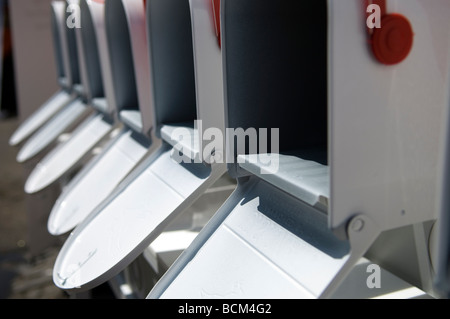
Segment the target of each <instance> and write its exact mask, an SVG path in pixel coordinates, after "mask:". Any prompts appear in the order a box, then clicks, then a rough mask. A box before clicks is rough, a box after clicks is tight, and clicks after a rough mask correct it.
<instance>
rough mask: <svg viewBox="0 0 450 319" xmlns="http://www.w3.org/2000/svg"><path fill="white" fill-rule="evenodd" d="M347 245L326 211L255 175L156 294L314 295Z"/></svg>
mask: <svg viewBox="0 0 450 319" xmlns="http://www.w3.org/2000/svg"><path fill="white" fill-rule="evenodd" d="M348 252H349V246H348V243H347V242H346V241H339V240H338V239H336V238H335V237H334V235H333V234H332V233H331V232H330V231H329V230H328V227H327V218H326V215H325V214H321V213H318V212H317V211H316V210H314V209H312V208H311V207H310V206H309V205H306V204H303V203H301V202H300V201H298V200H295V199H294V198H293V197H291V196H289V195H287V194H286V193H284V192H282V191H280V190H278V189H276V188H274V187H273V186H271V185H270V184H267V183H266V182H264V181H261V180H258V179H255V178H254V179H253V181H250V182H248V183H247V184H246V185H245V186H241V188H240V189H239V187H238V190H236V192H235V193H234V194H233V195H232V196H231V197H230V198H229V200H227V202H226V204H224V206H222V208H221V209H220V210H219V211H218V212H217V213H216V215H215V216H214V219H213V220H211V222H210V223H209V224H208V225H207V226H206V227H205V228H204V229H203V230H202V231H201V233H200V235H199V240H196V241H195V242H194V244H193V245H192V246H191V247H190V248H189V249H188V250H186V254H185V257H184V258H185V259H181V260H180V263H179V264H180V265H181V264H182V265H184V266H180V269H177V267H175V268H174V271H173V272H172V273H170V274H169V273H168V278H169V279H167V281H162V283H161V286H162V287H158V286H157V288H156V290H155V292H154V294H153V293H151V294H150V297H154V298H315V297H319V296H320V295H321V293H322V292H323V291H324V290H325V288H326V287H327V285H328V284H329V282H330V281H331V280H332V279H333V278H334V276H335V275H336V274H337V272H338V271H339V270H340V268H341V267H342V266H343V265H344V263H345V261H346V260H347V259H348ZM182 256H183V255H182ZM170 277H172V278H171V279H172V280H173V281H171V279H170ZM168 282H170V284H169V285H168V286H166V284H167V283H168ZM165 286H166V287H165ZM164 288H165V289H164Z"/></svg>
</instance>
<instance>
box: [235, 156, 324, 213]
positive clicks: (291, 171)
mask: <svg viewBox="0 0 450 319" xmlns="http://www.w3.org/2000/svg"><path fill="white" fill-rule="evenodd" d="M260 156H269V157H270V158H271V160H272V162H271V163H270V164H271V165H274V166H276V167H277V171H276V173H274V172H272V171H271V170H270V169H271V168H270V167H269V168H268V167H267V164H264V163H263V162H262V161H261V160H260V159H259V157H260ZM275 156H276V157H275ZM238 160H239V161H242V163H241V164H239V165H240V166H241V167H242V168H244V169H245V170H247V171H248V172H250V173H252V174H253V175H256V176H258V177H259V178H261V179H264V180H266V181H268V182H269V183H271V184H272V185H275V186H276V187H278V188H280V189H282V190H284V191H285V192H287V193H289V194H291V195H292V196H294V197H296V198H298V199H300V200H302V201H304V202H306V203H308V204H309V205H311V206H315V207H316V208H318V209H320V210H321V211H323V212H324V213H327V212H328V202H329V198H330V196H329V190H330V184H329V168H328V166H325V165H321V164H319V163H317V162H314V161H306V160H302V159H301V158H298V157H296V156H289V155H284V154H258V155H255V154H253V155H239V156H238Z"/></svg>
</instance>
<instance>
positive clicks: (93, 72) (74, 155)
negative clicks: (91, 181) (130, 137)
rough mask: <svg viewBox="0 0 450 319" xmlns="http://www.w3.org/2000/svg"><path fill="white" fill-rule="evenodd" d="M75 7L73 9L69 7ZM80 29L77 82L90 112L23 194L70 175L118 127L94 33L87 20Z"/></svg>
mask: <svg viewBox="0 0 450 319" xmlns="http://www.w3.org/2000/svg"><path fill="white" fill-rule="evenodd" d="M79 5H80V4H79V1H78V0H70V1H67V2H66V9H65V12H66V15H67V17H66V21H67V20H68V19H69V17H68V15H69V14H70V12H71V9H72V10H78V8H79ZM73 6H75V7H73ZM80 20H81V21H80V28H77V29H75V33H76V44H77V49H78V50H77V51H78V57H79V67H80V72H79V73H80V78H81V82H82V83H83V86H82V89H83V91H84V92H83V94H84V95H85V97H86V100H87V104H88V105H89V106H90V107H92V108H93V110H94V112H93V114H92V115H90V116H89V117H88V118H87V119H86V120H85V121H83V122H82V123H81V124H80V125H79V126H78V127H77V128H76V129H75V130H74V131H73V133H72V134H71V136H70V138H69V139H68V140H67V141H65V142H64V143H61V144H60V145H58V146H57V147H56V148H54V149H53V150H52V151H51V152H49V153H48V154H47V155H46V156H45V157H44V158H43V159H42V160H41V161H39V163H38V164H37V165H36V167H35V169H34V170H33V171H32V172H31V174H30V175H29V177H28V179H27V181H26V183H25V191H26V192H27V193H30V194H32V193H36V192H38V191H40V190H42V189H44V188H46V187H47V186H49V185H51V184H52V183H54V182H55V181H58V180H60V179H61V178H63V177H65V176H68V175H73V174H72V172H74V171H77V170H78V169H79V168H80V167H81V166H82V164H83V163H84V162H86V161H87V160H88V159H89V157H91V156H92V154H91V150H92V149H93V148H94V147H96V146H97V145H99V144H101V143H102V142H103V143H106V141H107V139H108V138H109V137H110V136H109V134H110V133H111V132H112V131H113V129H114V128H115V127H116V126H117V125H118V122H117V120H116V119H115V114H114V112H113V111H112V110H111V108H108V107H107V103H106V98H105V96H104V88H103V82H102V79H101V70H100V61H99V60H100V58H99V54H98V48H97V42H96V39H95V31H94V29H93V25H92V22H91V20H90V19H87V18H86V19H82V17H81V16H80Z"/></svg>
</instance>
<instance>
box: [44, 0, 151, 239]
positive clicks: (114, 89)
mask: <svg viewBox="0 0 450 319" xmlns="http://www.w3.org/2000/svg"><path fill="white" fill-rule="evenodd" d="M111 5H112V7H113V8H111V9H109V13H108V14H107V15H106V16H105V4H104V3H103V2H91V1H85V0H83V1H81V3H80V9H81V20H82V28H81V30H82V33H83V35H84V39H85V40H86V41H88V40H89V39H90V41H92V42H96V45H94V43H91V45H92V47H93V48H95V47H97V50H98V54H99V63H100V65H99V66H98V67H99V68H100V69H101V75H102V79H103V88H104V93H105V97H104V98H102V97H100V96H99V95H97V96H93V106H94V107H95V108H97V109H98V110H103V111H104V112H106V113H107V114H111V116H114V117H115V118H116V119H117V120H119V121H120V122H121V123H122V125H123V129H122V130H121V131H120V132H119V133H118V134H117V136H116V137H115V138H114V139H112V140H111V141H110V142H108V143H107V144H106V146H105V148H104V150H103V151H102V152H101V153H100V154H99V155H98V156H97V157H95V158H94V159H92V160H91V161H90V162H88V163H87V164H86V165H85V167H84V168H83V169H82V170H81V171H80V172H79V173H78V174H77V175H76V176H75V177H74V178H73V179H72V180H71V181H70V182H69V183H68V184H67V185H66V187H65V189H64V190H63V192H62V194H61V196H60V197H59V198H58V200H57V201H56V203H55V205H54V206H53V209H52V211H51V213H50V218H49V221H48V229H49V231H50V233H51V234H54V235H60V234H63V233H66V232H68V231H70V230H72V229H73V228H74V227H75V226H77V225H78V224H79V223H80V222H81V221H82V220H83V219H84V218H86V216H88V215H89V213H91V211H93V210H94V208H95V207H96V206H98V205H99V204H100V203H101V202H102V200H103V199H104V198H105V197H106V196H107V195H109V193H111V192H112V191H113V190H114V188H115V187H116V186H117V185H118V183H119V182H120V181H121V180H122V179H123V178H125V176H126V175H127V174H129V173H130V172H131V170H132V169H133V168H134V166H135V165H136V164H137V163H138V162H139V161H141V160H142V158H143V157H144V156H146V154H151V153H152V152H153V151H154V150H155V149H156V148H157V147H158V146H159V144H160V142H159V139H158V138H157V137H155V136H153V135H154V133H153V130H152V129H151V126H152V125H153V115H152V112H153V111H152V109H153V105H152V101H151V91H150V90H149V86H150V85H149V84H148V83H149V72H150V71H149V68H148V59H145V58H144V57H145V56H147V55H146V52H147V46H146V45H145V43H146V41H147V38H146V32H145V20H144V19H145V13H144V12H145V11H144V4H143V2H142V1H140V0H139V1H127V2H123V3H122V2H121V1H117V3H114V4H111ZM130 34H131V35H133V37H134V38H136V39H134V40H133V41H134V42H133V43H132V42H131V37H130ZM133 44H134V45H135V46H133ZM140 50H144V53H141V52H137V53H134V51H140ZM142 54H143V55H142ZM136 79H140V83H141V84H140V86H138V85H137V83H138V81H137V80H136ZM142 83H143V84H142ZM146 83H147V85H145V84H146Z"/></svg>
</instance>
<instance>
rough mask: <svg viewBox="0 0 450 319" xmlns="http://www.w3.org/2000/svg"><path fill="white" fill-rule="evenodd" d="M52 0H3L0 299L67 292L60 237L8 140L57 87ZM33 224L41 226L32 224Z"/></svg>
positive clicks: (0, 18) (0, 45)
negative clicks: (59, 282) (59, 265)
mask: <svg viewBox="0 0 450 319" xmlns="http://www.w3.org/2000/svg"><path fill="white" fill-rule="evenodd" d="M50 2H51V1H50V0H38V1H35V0H13V1H12V0H0V52H1V53H2V57H1V63H0V90H1V93H0V96H1V100H0V299H7V298H11V299H15V298H33V299H34V298H67V297H68V296H66V295H65V294H64V293H63V292H62V291H60V290H59V289H58V288H56V287H55V286H54V284H53V281H52V273H51V272H52V267H53V263H54V260H55V258H56V254H57V252H58V250H59V247H60V245H61V242H62V240H61V239H59V238H51V237H50V236H49V235H48V234H46V233H45V232H44V227H43V225H45V223H46V221H45V220H46V216H44V215H41V216H39V214H33V199H30V198H28V197H27V195H25V193H24V191H23V186H24V182H25V178H26V176H27V169H26V167H23V166H22V165H20V164H18V163H17V162H16V155H17V152H18V150H19V148H17V147H16V148H15V147H11V146H9V145H8V140H9V138H10V136H11V135H12V134H13V132H14V131H15V129H16V128H17V127H18V125H19V124H20V123H21V122H22V121H23V120H24V119H25V118H27V117H28V116H29V115H30V114H31V113H33V112H34V111H35V110H36V109H37V108H38V107H39V106H40V105H41V104H42V103H43V102H45V101H46V100H47V99H48V98H49V97H50V96H51V95H52V94H53V93H54V92H56V90H57V87H58V86H57V82H56V70H55V65H54V62H53V61H54V54H53V46H52V40H51V32H50ZM30 224H33V225H39V226H40V227H29V226H30Z"/></svg>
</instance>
